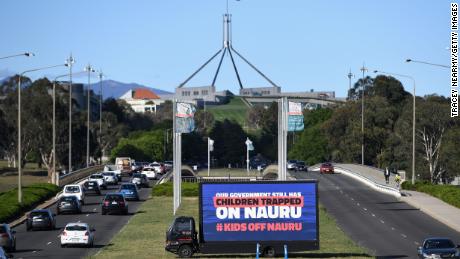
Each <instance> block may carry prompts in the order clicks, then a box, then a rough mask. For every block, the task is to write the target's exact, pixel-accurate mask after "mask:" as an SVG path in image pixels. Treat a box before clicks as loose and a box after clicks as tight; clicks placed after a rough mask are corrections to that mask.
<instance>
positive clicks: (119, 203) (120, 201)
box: [101, 193, 128, 215]
mask: <svg viewBox="0 0 460 259" xmlns="http://www.w3.org/2000/svg"><path fill="white" fill-rule="evenodd" d="M111 212H115V213H121V214H125V215H127V214H128V203H127V202H126V200H125V197H124V196H123V194H120V193H109V194H106V195H105V197H104V199H103V200H102V209H101V214H102V215H105V214H108V213H111Z"/></svg>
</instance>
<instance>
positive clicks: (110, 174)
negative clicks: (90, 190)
mask: <svg viewBox="0 0 460 259" xmlns="http://www.w3.org/2000/svg"><path fill="white" fill-rule="evenodd" d="M102 175H105V176H114V175H115V173H102Z"/></svg>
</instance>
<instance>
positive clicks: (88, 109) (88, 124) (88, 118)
mask: <svg viewBox="0 0 460 259" xmlns="http://www.w3.org/2000/svg"><path fill="white" fill-rule="evenodd" d="M85 71H86V72H88V93H87V95H88V98H87V99H88V101H87V102H88V106H87V113H88V115H87V120H86V167H89V126H90V117H91V98H90V96H91V79H90V78H91V72H96V70H94V69H93V68H92V67H91V65H90V64H88V65H87V66H86V67H85Z"/></svg>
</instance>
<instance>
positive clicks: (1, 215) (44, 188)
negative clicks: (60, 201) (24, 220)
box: [0, 183, 60, 222]
mask: <svg viewBox="0 0 460 259" xmlns="http://www.w3.org/2000/svg"><path fill="white" fill-rule="evenodd" d="M59 190H60V188H59V187H58V186H56V185H54V184H50V183H35V184H31V185H28V186H24V187H22V204H19V203H18V189H17V188H15V189H13V190H10V191H7V192H4V193H1V194H0V222H8V221H10V220H13V219H14V218H17V217H18V216H21V215H22V214H23V213H25V212H26V211H28V210H29V209H31V208H33V207H35V206H36V205H38V204H40V203H42V202H43V201H46V200H47V199H49V198H51V197H53V196H54V195H56V193H58V192H59Z"/></svg>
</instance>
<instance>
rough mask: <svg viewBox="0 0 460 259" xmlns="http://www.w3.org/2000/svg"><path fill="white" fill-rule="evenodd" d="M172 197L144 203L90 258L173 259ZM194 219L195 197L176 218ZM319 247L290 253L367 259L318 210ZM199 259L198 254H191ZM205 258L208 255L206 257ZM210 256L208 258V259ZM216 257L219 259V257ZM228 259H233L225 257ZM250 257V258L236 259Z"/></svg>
mask: <svg viewBox="0 0 460 259" xmlns="http://www.w3.org/2000/svg"><path fill="white" fill-rule="evenodd" d="M172 203H173V201H172V197H166V196H161V197H153V198H151V199H149V200H147V201H146V202H145V203H144V204H143V205H142V206H141V208H140V211H141V212H142V213H137V214H136V215H135V216H134V217H133V218H132V219H131V220H130V222H129V223H128V224H127V225H126V226H125V227H124V228H123V229H122V230H121V231H120V233H118V234H117V235H116V236H115V237H114V238H113V239H112V240H111V242H110V244H109V245H108V246H106V247H105V248H103V249H102V251H101V252H100V253H99V254H97V255H95V256H93V257H91V258H130V257H135V258H176V255H174V254H171V253H168V252H166V251H165V250H164V243H165V233H166V230H167V228H168V226H169V224H170V223H171V222H172V220H173V215H172ZM180 215H187V216H193V217H194V218H196V219H197V218H198V198H197V197H184V198H183V199H182V204H181V207H180V208H179V211H178V216H180ZM319 217H320V246H321V249H320V250H318V251H313V252H308V253H307V252H304V253H294V254H292V256H293V257H296V258H325V257H327V258H368V257H369V256H368V255H367V253H366V251H365V250H364V249H363V248H361V247H358V246H357V245H356V244H355V243H354V242H353V241H352V240H350V239H349V238H348V237H347V236H346V235H345V234H344V233H343V232H342V231H341V230H340V229H339V228H338V226H337V225H336V222H335V220H334V219H333V218H331V217H330V216H328V215H327V213H326V211H325V210H324V208H321V209H320V215H319ZM195 257H198V258H199V257H200V254H198V255H195ZM207 257H208V258H209V256H207ZM211 257H212V256H211ZM219 258H223V257H221V256H219ZM229 258H234V256H233V257H232V255H229ZM238 258H254V255H247V257H245V256H244V255H242V256H238Z"/></svg>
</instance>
